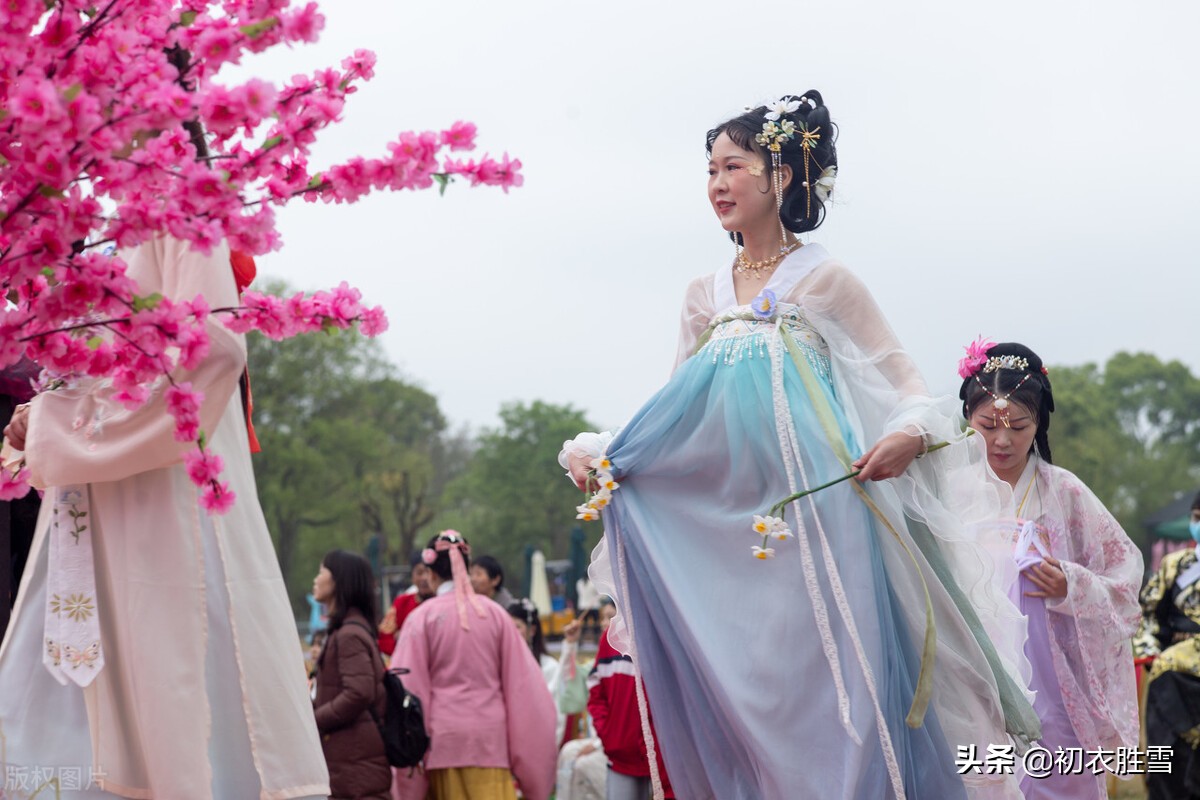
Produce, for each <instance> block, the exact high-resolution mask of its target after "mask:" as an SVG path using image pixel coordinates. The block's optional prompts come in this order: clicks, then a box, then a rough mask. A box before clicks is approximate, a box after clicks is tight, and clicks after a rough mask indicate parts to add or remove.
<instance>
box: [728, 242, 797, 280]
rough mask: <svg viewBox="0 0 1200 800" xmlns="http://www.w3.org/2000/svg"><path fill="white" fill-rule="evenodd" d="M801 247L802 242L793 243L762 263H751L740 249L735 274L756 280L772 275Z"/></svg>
mask: <svg viewBox="0 0 1200 800" xmlns="http://www.w3.org/2000/svg"><path fill="white" fill-rule="evenodd" d="M799 246H800V242H792V243H791V244H788V245H784V246H783V247H782V248H780V250H779V252H778V253H776V254H775V255H773V256H771V257H770V258H764V259H763V260H762V261H751V260H750V259H749V258H747V257H746V251H745V250H743V249H742V248H740V247H739V248H738V251H737V260H736V261H735V262H734V266H733V269H734V272H737V273H738V274H739V275H748V276H750V277H752V278H754V279H756V280H757V279H760V278H762V277H763V275H764V273H765V274H766V275H770V274H771V273H772V272H773V271H774V270H775V267H777V266H779V262H780V261H782V260H783V259H784V257H785V256H787V255H789V254H790V253H791V252H792V251H794V250H795V249H796V248H797V247H799Z"/></svg>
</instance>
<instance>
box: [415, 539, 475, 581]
mask: <svg viewBox="0 0 1200 800" xmlns="http://www.w3.org/2000/svg"><path fill="white" fill-rule="evenodd" d="M439 539H445V540H446V541H447V542H448V543H449V544H450V547H456V548H458V550H459V551H460V552H461V553H462V558H463V567H464V568H467V569H470V567H471V556H470V552H471V546H470V544H469V543H468V542H467V537H465V536H463V535H462V534H461V533H459V532H458V531H442V532H441V533H439V534H438V535H436V536H434V537H433V538H432V539H430V540H429V544H428V545H426V547H425V550H424V551H422V554H421V555H422V559H421V560H422V561H424V562H425V563H426V564H427V565H428V566H429V568H430V569H431V570H433V572H434V574H436V575H437V576H438V577H439V578H441V579H442V580H444V581H449V580H453V579H454V571H453V568H452V567H451V565H450V549H449V548H446V549H444V550H438V549H437V544H438V540H439ZM430 554H432V556H431V555H430Z"/></svg>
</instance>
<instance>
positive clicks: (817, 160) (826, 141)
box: [705, 89, 838, 236]
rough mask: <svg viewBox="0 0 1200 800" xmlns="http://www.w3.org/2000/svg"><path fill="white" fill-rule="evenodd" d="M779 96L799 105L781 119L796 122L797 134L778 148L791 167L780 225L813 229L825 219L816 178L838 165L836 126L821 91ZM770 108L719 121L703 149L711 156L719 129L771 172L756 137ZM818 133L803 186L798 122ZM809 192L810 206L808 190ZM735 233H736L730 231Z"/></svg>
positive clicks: (796, 229)
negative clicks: (780, 148) (806, 184)
mask: <svg viewBox="0 0 1200 800" xmlns="http://www.w3.org/2000/svg"><path fill="white" fill-rule="evenodd" d="M780 99H781V100H798V101H799V102H800V107H799V108H798V109H796V110H795V111H793V112H792V113H790V114H787V115H785V116H784V117H782V118H781V119H780V120H779V121H780V122H782V121H783V119H788V120H791V121H792V122H793V123H795V125H796V135H795V136H793V137H792V138H791V139H789V140H788V141H787V142H785V143H784V144H783V149H782V150H781V151H780V154H779V155H780V161H781V162H782V163H784V164H787V165H788V166H789V167H791V168H792V182H791V184H790V185H789V186H788V188H787V190H786V191H785V192H784V193H783V205H782V206H781V207H780V209H779V219H780V221H782V222H783V226H784V227H785V228H787V229H788V230H789V231H791V232H792V233H806V232H808V231H813V230H816V229H817V228H819V227H820V226H821V223H822V222H824V221H825V204H824V203H823V202H821V199H820V198H819V197H818V196H817V193H816V191H815V189H816V186H815V184H816V181H817V178H819V177H820V176H821V173H822V172H823V171H824V170H826V169H828V168H829V167H836V166H837V163H838V162H837V147H836V146H835V145H836V143H837V126H836V125H835V124H834V123H833V120H831V119H830V118H829V109H828V108H826V107H825V103H824V101H823V100H822V99H821V93H820V92H818V91H817V90H816V89H809V90H808V91H807V92H805V93H804V94H802V95H799V96H796V95H784V96H783V97H781V98H780ZM769 111H770V109H769V108H767V106H759V107H757V108H753V109H749V110H748V111H746V112H745V113H744V114H741V115H740V116H737V117H734V118H733V119H730V120H727V121H725V122H722V123H721V124H720V125H718V126H717V127H715V128H713V129H712V130H711V131H709V132H708V136H707V137H706V139H705V142H706V144H705V152H706V153H707V154H708V157H709V158H711V157H712V149H713V143H714V142H716V141H717V137H718V136H720V135H721V134H722V133H724V134H725V135H727V136H728V137H729V138H730V139H731V140H732V141H733V143H734V144H736V145H737V146H738V147H740V148H742V149H743V150H750V151H753V152H756V153H758V154H759V155H761V156H762V157H763V160H764V162H765V163H766V168H767V173H766V174H767V175H768V176H769V175H771V170H772V169H773V167H772V165H771V154H770V152H769V151H768V150H767V148H766V147H765V146H763V145H761V144H759V143H758V142H757V141H755V138H754V137H756V136H758V134H760V133H762V132H763V123H764V122H767V118H766V115H767V113H768V112H769ZM801 123H803V125H804V127H805V128H806V129H807V130H809V131H812V132H814V133H815V134H816V135H817V136H819V137H821V138H819V139H817V140H816V142H813V143H810V146H809V151H808V158H809V162H808V178H807V180H808V182H809V183H810V184H812V185H811V186H808V187H806V186H804V181H805V172H804V166H805V165H804V160H805V153H804V147H803V146H801V142H802V141H803V139H802V137H801V135H800V125H801ZM810 189H811V190H812V192H811V206H810V198H809V190H810ZM731 236H736V234H731Z"/></svg>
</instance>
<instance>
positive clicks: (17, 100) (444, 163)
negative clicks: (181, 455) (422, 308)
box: [0, 0, 522, 512]
mask: <svg viewBox="0 0 1200 800" xmlns="http://www.w3.org/2000/svg"><path fill="white" fill-rule="evenodd" d="M324 24H325V20H324V18H323V17H322V15H321V14H320V12H319V10H318V7H317V4H316V2H303V0H301V2H293V0H182V2H180V1H179V0H138V2H136V3H127V2H112V3H102V4H99V5H97V6H96V8H95V9H93V8H91V7H90V6H88V5H87V4H86V3H85V4H80V3H75V2H51V3H45V2H42V0H9V1H8V2H5V3H4V11H3V13H0V108H2V109H4V113H3V115H2V116H0V293H2V294H4V296H6V297H8V298H9V299H10V300H11V304H9V305H6V306H5V307H3V308H0V368H3V367H5V366H7V365H9V364H12V363H15V362H16V361H17V360H18V359H20V358H21V357H22V356H28V357H29V358H31V359H33V360H34V361H36V362H37V363H39V364H40V365H42V366H44V367H48V368H50V369H51V370H53V371H54V372H55V373H61V374H62V375H63V376H64V377H66V378H70V377H72V376H91V377H94V378H109V379H111V382H112V387H113V399H114V400H116V401H117V402H120V403H122V404H124V405H125V406H127V407H129V408H137V407H139V406H141V405H142V404H143V403H145V402H146V400H147V399H148V398H149V396H150V391H151V388H152V387H163V386H167V387H168V388H167V389H166V392H167V395H168V406H169V412H170V413H171V414H172V415H173V418H174V420H175V436H176V438H177V439H178V440H179V441H182V442H195V441H197V440H199V438H200V437H201V435H202V434H201V431H200V428H199V424H200V423H199V413H198V407H199V402H200V400H199V398H198V397H197V396H196V395H195V393H191V392H190V387H188V385H187V384H186V383H180V384H179V385H178V386H176V385H174V384H175V382H176V376H178V375H179V373H180V370H181V369H184V370H191V369H195V368H196V367H198V366H199V365H200V364H201V363H202V362H203V360H204V359H205V358H206V357H207V355H208V353H209V351H210V348H211V344H210V340H209V332H210V328H209V327H208V325H209V324H213V323H210V322H209V318H210V317H214V318H215V319H219V320H220V321H221V323H222V324H225V325H227V327H228V328H229V329H231V330H233V331H235V332H248V331H250V330H258V331H261V332H263V333H264V334H266V335H268V336H270V337H272V338H276V339H281V338H285V337H288V336H294V335H296V334H299V333H304V332H310V331H320V330H328V329H333V328H347V327H351V326H353V325H355V324H357V325H358V327H359V330H360V331H361V332H362V333H364V334H365V335H368V336H375V335H378V334H380V333H382V332H383V331H384V330H386V329H387V318H386V316H385V314H384V313H383V310H382V309H380V308H378V307H367V306H365V305H364V304H363V302H362V298H361V295H360V294H359V292H358V290H357V289H354V288H353V287H350V286H349V285H348V284H342V285H340V286H338V287H335V288H333V289H331V290H328V291H324V292H316V293H314V294H312V295H309V296H305V295H297V296H294V297H291V298H286V299H285V298H274V297H269V296H265V295H261V294H257V293H252V292H247V293H246V294H245V295H244V297H243V300H242V302H241V304H240V305H238V306H233V307H225V308H211V307H210V305H209V303H208V302H207V301H206V300H205V299H204V298H202V297H188V296H174V297H171V298H163V297H159V296H157V295H151V296H145V295H144V293H143V291H144V290H143V289H141V288H139V286H138V285H137V284H136V283H135V282H134V281H133V280H132V279H131V278H129V277H128V275H127V274H126V263H125V261H124V259H123V257H122V255H121V254H122V252H123V251H124V250H126V249H128V248H133V247H135V246H137V245H140V244H142V243H143V242H147V241H151V240H153V239H156V238H159V237H163V236H170V237H173V238H175V239H178V240H181V241H184V242H187V243H189V244H190V246H192V247H193V248H195V249H196V250H198V251H200V252H203V253H209V252H212V251H213V249H214V248H216V247H218V246H220V245H221V244H222V243H223V242H224V243H228V245H229V247H230V248H231V249H234V250H240V251H242V252H245V253H247V254H249V255H256V254H262V253H266V252H270V251H273V250H277V249H279V248H280V247H281V245H282V242H281V240H280V236H279V233H278V230H277V225H276V214H277V211H278V209H279V208H280V207H281V206H283V205H286V204H287V203H288V202H290V201H292V200H294V199H296V198H301V199H303V200H305V201H311V202H316V201H321V202H327V203H347V202H354V201H356V200H358V199H360V198H362V197H363V196H365V195H367V194H369V193H371V192H378V191H384V190H387V191H401V190H410V191H413V190H419V189H426V188H429V187H432V186H434V185H435V184H436V183H438V181H436V180H435V179H436V178H438V177H449V176H452V175H460V176H462V177H464V178H466V179H468V180H469V182H470V183H471V185H472V186H477V185H490V186H499V187H500V188H501V189H503V190H504V191H506V192H507V191H508V190H509V189H510V188H512V187H515V186H520V185H521V182H522V177H521V175H520V171H519V170H520V162H519V161H517V160H515V159H509V158H508V156H507V155H505V157H504V158H503V159H502V160H501V161H495V160H493V159H489V158H484V159H483V160H482V161H481V162H479V163H477V162H476V161H474V160H465V161H452V160H450V159H449V158H448V157H447V156H448V155H449V154H450V153H451V152H458V151H469V150H472V149H473V148H474V146H475V140H476V136H477V131H476V129H475V126H474V125H473V124H472V123H470V122H465V121H456V122H454V123H453V124H452V125H451V126H450V127H449V128H446V129H444V130H441V131H440V133H439V132H435V131H434V130H421V131H408V132H403V133H400V134H398V135H397V136H396V137H395V138H394V139H393V140H392V141H391V143H389V144H386V146H383V147H381V148H380V149H379V151H377V152H376V153H375V154H374V155H371V156H356V157H353V158H350V159H348V160H347V161H345V162H344V163H339V164H332V165H315V164H312V163H311V160H312V151H313V148H314V147H315V145H316V143H317V141H318V139H319V138H320V137H321V136H323V135H324V133H325V131H327V130H328V129H329V128H330V127H331V126H332V125H334V124H336V123H337V122H338V121H339V120H340V119H341V117H342V114H343V113H344V110H345V105H346V101H347V100H348V99H349V97H350V96H351V95H353V94H354V93H355V92H357V90H358V88H359V86H361V84H362V83H363V82H365V81H368V80H370V79H372V78H373V77H374V75H375V70H376V63H375V55H374V54H373V53H371V52H370V51H367V50H355V51H354V52H353V54H352V55H351V56H349V57H347V58H345V59H344V60H343V61H342V62H341V64H340V65H339V67H330V68H319V69H315V70H311V71H309V72H308V73H307V74H304V75H297V76H295V77H293V78H291V79H290V80H286V81H268V80H265V79H260V78H255V77H249V78H245V77H242V78H238V79H230V78H229V76H228V72H227V73H226V75H224V76H222V75H221V74H220V73H221V70H222V69H223V68H225V67H227V66H228V65H231V64H239V63H241V62H242V61H243V60H244V56H245V55H246V54H247V53H260V52H263V51H266V50H269V49H271V48H273V47H278V46H280V45H282V46H285V47H289V46H292V45H294V44H297V43H300V42H310V41H315V40H316V38H317V35H318V34H319V33H320V31H321V29H322V28H323V27H324ZM193 120H197V121H199V122H200V123H201V125H202V127H203V130H202V131H200V132H198V131H195V130H193V129H192V128H191V127H190V123H191V122H192V121H193ZM185 124H188V125H189V127H188V128H185V127H184V126H185ZM194 137H195V138H194ZM205 151H207V153H205ZM441 183H442V185H443V188H444V183H445V182H444V181H442V182H441ZM114 249H115V250H116V252H113V250H114ZM157 390H158V389H157V388H155V391H157ZM200 449H201V450H203V448H200ZM208 463H211V462H208ZM210 471H211V470H210ZM215 473H217V474H219V468H218V469H216V470H215ZM217 474H214V475H213V476H212V477H211V479H210V480H209V481H208V483H207V488H206V490H205V491H206V492H207V494H204V495H202V497H207V498H208V499H207V501H206V507H208V508H210V509H212V510H214V511H216V512H219V511H221V510H224V509H226V508H228V504H229V503H231V502H232V493H231V492H229V491H228V489H227V487H225V488H224V489H222V487H223V486H224V484H221V483H220V482H219V481H218V480H217ZM13 480H15V479H12V480H9V483H10V484H11V483H12V481H13ZM6 491H8V490H6Z"/></svg>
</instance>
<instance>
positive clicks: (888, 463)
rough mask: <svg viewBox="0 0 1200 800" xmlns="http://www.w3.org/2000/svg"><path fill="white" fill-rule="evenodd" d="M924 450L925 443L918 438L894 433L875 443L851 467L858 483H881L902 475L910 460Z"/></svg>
mask: <svg viewBox="0 0 1200 800" xmlns="http://www.w3.org/2000/svg"><path fill="white" fill-rule="evenodd" d="M924 450H925V441H924V440H923V439H922V438H921V437H920V436H913V435H910V434H907V433H904V432H903V431H896V432H895V433H889V434H888V435H887V436H885V437H883V438H882V439H880V440H879V441H878V442H876V443H875V446H874V447H872V448H871V449H870V450H868V451H867V452H866V453H865V454H864V455H863V456H862V457H861V458H859V459H858V460H857V461H855V462H854V463H853V464H852V466H853V467H854V468H855V469H857V470H859V473H858V476H857V477H858V479H859V480H860V481H882V480H886V479H887V478H895V477H897V476H899V475H902V474H904V470H906V469H908V465H909V464H911V463H912V460H913V459H914V458H916V457H917V456H918V455H919V454H920V453H921V452H922V451H924Z"/></svg>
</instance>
